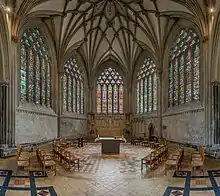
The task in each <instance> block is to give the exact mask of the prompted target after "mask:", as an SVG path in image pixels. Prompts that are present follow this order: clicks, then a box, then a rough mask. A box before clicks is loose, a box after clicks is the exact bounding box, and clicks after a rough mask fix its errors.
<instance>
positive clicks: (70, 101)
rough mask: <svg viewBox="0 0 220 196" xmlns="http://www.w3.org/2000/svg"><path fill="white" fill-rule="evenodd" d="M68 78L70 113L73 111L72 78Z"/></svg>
mask: <svg viewBox="0 0 220 196" xmlns="http://www.w3.org/2000/svg"><path fill="white" fill-rule="evenodd" d="M67 76H68V77H67V78H68V84H67V87H68V90H67V91H68V97H67V103H68V107H67V108H68V109H67V110H68V111H69V112H71V111H72V78H71V76H70V75H67Z"/></svg>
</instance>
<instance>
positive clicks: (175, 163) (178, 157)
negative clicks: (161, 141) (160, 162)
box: [165, 149, 183, 175]
mask: <svg viewBox="0 0 220 196" xmlns="http://www.w3.org/2000/svg"><path fill="white" fill-rule="evenodd" d="M182 159H183V149H178V151H177V153H176V154H175V153H174V154H173V155H171V156H169V157H168V160H167V161H166V163H165V175H167V171H168V170H171V169H175V170H176V173H177V174H178V172H179V167H180V166H181V162H182Z"/></svg>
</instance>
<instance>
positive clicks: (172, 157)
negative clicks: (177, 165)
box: [168, 154, 179, 160]
mask: <svg viewBox="0 0 220 196" xmlns="http://www.w3.org/2000/svg"><path fill="white" fill-rule="evenodd" d="M178 157H179V155H175V154H174V155H173V154H171V155H169V156H168V159H171V160H176V159H177V158H178Z"/></svg>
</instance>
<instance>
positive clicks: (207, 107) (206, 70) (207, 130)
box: [200, 38, 214, 146]
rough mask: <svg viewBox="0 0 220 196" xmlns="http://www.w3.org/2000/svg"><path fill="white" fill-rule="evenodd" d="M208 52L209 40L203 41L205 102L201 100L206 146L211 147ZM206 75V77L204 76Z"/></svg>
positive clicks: (210, 96) (202, 85) (212, 137)
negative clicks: (203, 110)
mask: <svg viewBox="0 0 220 196" xmlns="http://www.w3.org/2000/svg"><path fill="white" fill-rule="evenodd" d="M208 52H209V42H208V38H204V39H203V53H202V57H203V58H202V59H201V60H202V63H203V67H202V68H203V70H204V72H202V71H201V74H200V75H201V76H202V79H203V78H204V80H201V81H203V83H202V82H201V85H200V86H201V87H203V88H201V92H200V94H201V96H202V95H203V100H201V101H202V102H203V104H204V108H205V122H204V123H205V127H204V128H205V138H204V144H205V145H207V146H210V145H212V144H213V139H214V136H213V133H212V132H213V128H212V126H211V111H212V106H211V98H212V95H211V81H210V68H209V66H208ZM202 73H204V75H202Z"/></svg>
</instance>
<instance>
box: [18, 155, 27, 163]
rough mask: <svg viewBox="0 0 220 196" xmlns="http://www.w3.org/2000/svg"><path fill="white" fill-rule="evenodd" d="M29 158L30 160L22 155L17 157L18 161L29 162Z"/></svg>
mask: <svg viewBox="0 0 220 196" xmlns="http://www.w3.org/2000/svg"><path fill="white" fill-rule="evenodd" d="M29 158H30V156H26V155H23V154H21V155H20V156H19V157H18V160H23V161H24V160H27V161H28V160H29Z"/></svg>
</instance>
